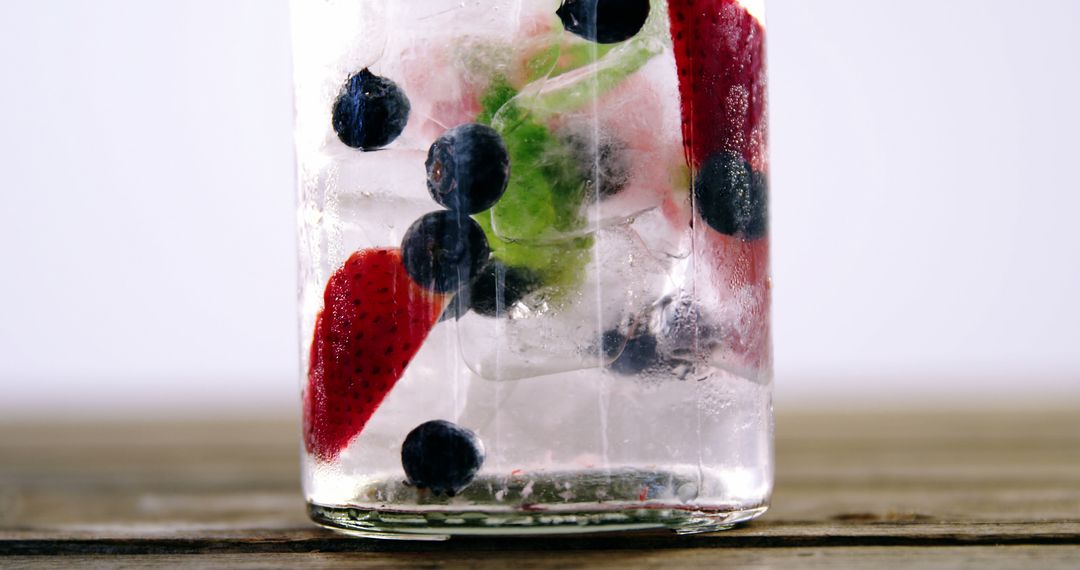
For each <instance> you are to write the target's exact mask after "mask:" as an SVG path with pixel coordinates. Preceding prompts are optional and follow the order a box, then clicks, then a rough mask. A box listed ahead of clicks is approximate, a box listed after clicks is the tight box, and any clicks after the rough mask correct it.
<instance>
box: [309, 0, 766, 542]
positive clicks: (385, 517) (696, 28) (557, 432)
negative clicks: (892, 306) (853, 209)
mask: <svg viewBox="0 0 1080 570" xmlns="http://www.w3.org/2000/svg"><path fill="white" fill-rule="evenodd" d="M760 4H761V2H760V1H758V2H753V1H750V0H742V1H739V0H704V1H703V0H669V1H667V2H665V1H664V0H651V1H650V0H640V1H633V0H564V1H561V2H560V0H414V1H410V2H397V1H393V0H293V2H292V18H293V41H294V54H295V65H294V76H295V84H296V145H297V157H298V164H299V216H298V221H299V232H300V259H301V266H300V290H301V291H300V318H301V332H302V339H303V350H302V354H303V368H304V375H303V400H304V403H303V407H304V444H305V449H304V453H303V458H304V461H303V484H304V493H305V497H306V499H307V501H308V503H309V510H310V514H311V516H312V518H313V519H314V520H315V521H316V522H318V523H320V524H323V525H326V526H329V527H333V528H336V529H340V530H344V531H348V532H352V533H354V534H359V535H363V536H373V537H413V538H446V537H449V536H451V535H463V534H489V535H499V534H528V533H559V532H585V531H594V530H635V529H645V528H670V529H673V530H675V531H677V532H680V533H692V532H703V531H711V530H717V529H722V528H726V527H729V526H730V525H732V524H734V523H736V522H740V521H745V520H749V519H751V518H754V517H756V516H758V515H760V514H761V513H762V512H764V511H765V509H766V508H767V506H768V501H769V496H770V493H771V490H772V481H773V449H772V432H773V420H772V404H771V397H772V353H771V341H770V333H769V302H770V300H769V299H770V281H769V261H768V259H769V245H768V235H767V234H768V231H767V227H768V223H767V222H768V213H767V206H768V176H767V173H768V154H767V144H768V142H767V141H768V137H767V106H766V74H765V51H764V26H763V23H762V20H761V15H762V11H761V5H760Z"/></svg>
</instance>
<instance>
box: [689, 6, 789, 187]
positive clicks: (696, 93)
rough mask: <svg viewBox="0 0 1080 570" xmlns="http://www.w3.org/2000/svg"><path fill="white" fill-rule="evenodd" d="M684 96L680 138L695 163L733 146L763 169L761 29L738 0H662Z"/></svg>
mask: <svg viewBox="0 0 1080 570" xmlns="http://www.w3.org/2000/svg"><path fill="white" fill-rule="evenodd" d="M668 14H669V19H670V21H671V37H672V40H673V42H674V49H675V63H676V66H677V67H678V74H679V95H680V98H681V100H682V130H683V143H684V146H685V148H686V152H687V157H688V159H689V162H690V164H691V165H692V166H693V167H695V168H696V167H698V166H701V164H702V163H704V162H705V160H706V159H707V158H708V157H709V156H711V155H713V154H714V153H717V152H720V151H724V150H730V151H735V152H738V153H739V154H741V155H742V156H743V158H744V159H746V160H747V161H748V162H750V164H751V165H753V167H754V169H755V170H759V171H765V170H766V169H767V168H766V167H767V164H766V162H767V156H766V153H765V150H766V145H767V141H768V130H767V119H766V115H765V113H766V87H767V84H766V75H765V30H764V29H763V28H762V27H761V23H760V22H759V21H758V19H757V18H756V17H754V16H753V15H751V14H750V13H749V12H747V11H746V8H744V7H743V6H742V5H741V4H740V3H739V2H738V0H668Z"/></svg>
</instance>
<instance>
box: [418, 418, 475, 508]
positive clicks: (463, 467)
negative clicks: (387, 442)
mask: <svg viewBox="0 0 1080 570" xmlns="http://www.w3.org/2000/svg"><path fill="white" fill-rule="evenodd" d="M483 463H484V446H483V444H481V443H480V439H479V438H477V437H476V434H475V433H473V432H472V431H470V430H467V429H465V428H463V427H459V426H456V425H454V424H452V423H450V422H447V421H443V420H432V421H429V422H424V423H422V424H420V425H419V426H417V427H416V428H414V429H413V430H412V431H411V432H409V435H408V436H406V437H405V443H403V444H402V446H401V465H402V467H404V468H405V475H406V476H407V477H408V478H409V482H410V483H412V484H413V485H415V486H416V487H417V488H420V489H428V490H430V491H431V492H432V493H434V494H436V495H438V494H441V493H446V494H447V495H449V496H451V497H453V496H454V495H456V494H458V493H459V492H461V490H462V489H464V488H465V487H467V486H468V485H469V483H471V482H472V480H473V478H474V477H476V472H477V471H479V470H480V466H481V465H483Z"/></svg>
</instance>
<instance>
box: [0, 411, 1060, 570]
mask: <svg viewBox="0 0 1080 570" xmlns="http://www.w3.org/2000/svg"><path fill="white" fill-rule="evenodd" d="M295 425H296V424H295V423H294V422H292V421H289V422H284V421H279V422H276V423H273V422H254V421H249V422H237V421H233V422H202V423H169V424H166V423H158V424H109V425H80V424H74V423H73V424H65V425H14V424H7V425H3V424H0V483H2V486H0V567H2V568H9V567H14V568H21V567H52V566H66V567H77V568H83V567H95V566H106V567H132V568H158V567H160V568H174V567H177V566H193V567H221V566H235V567H239V568H264V567H274V566H277V567H286V568H296V567H315V568H322V567H326V568H330V567H333V568H340V567H349V566H361V567H377V568H413V567H417V566H421V567H428V568H443V567H477V568H500V569H501V568H507V567H513V568H515V570H525V569H529V568H563V567H582V566H589V567H593V566H595V567H597V568H618V569H620V570H625V569H628V568H637V567H665V568H698V567H700V568H723V567H738V568H775V567H782V566H793V567H798V568H808V569H814V568H847V567H852V568H868V567H872V568H877V569H887V568H899V567H904V568H907V567H920V568H921V567H940V568H979V569H980V570H983V569H993V568H1019V567H1022V566H1024V567H1026V566H1031V567H1033V568H1040V569H1041V568H1080V414H1075V413H1069V412H1065V411H1061V412H1037V413H1035V412H1026V413H1025V412H999V413H989V412H980V413H972V412H966V413H952V414H945V413H920V414H913V413H875V414H863V415H851V414H843V413H836V414H824V413H816V414H809V413H804V414H781V415H780V416H779V418H778V421H777V431H778V442H777V447H778V450H777V459H778V471H779V475H778V480H777V490H776V495H775V499H774V507H773V509H772V511H771V512H770V513H769V514H767V515H766V516H765V517H764V518H763V519H761V520H760V521H758V522H755V523H753V524H750V525H747V526H745V527H742V528H739V529H736V530H732V531H728V532H723V533H715V534H711V535H701V536H694V537H681V538H679V537H674V536H670V535H668V534H662V533H645V534H638V535H635V536H632V537H617V536H603V535H600V536H592V537H568V538H535V539H513V540H492V539H455V540H452V541H450V542H448V543H409V542H387V541H369V540H358V539H352V538H346V537H342V536H338V535H336V534H333V533H331V532H328V531H324V530H320V529H318V528H315V527H313V526H312V525H311V524H309V523H308V522H307V520H306V518H305V514H304V509H303V504H302V502H301V499H300V495H299V493H298V476H297V443H296V442H297V441H298V435H297V429H296V427H295Z"/></svg>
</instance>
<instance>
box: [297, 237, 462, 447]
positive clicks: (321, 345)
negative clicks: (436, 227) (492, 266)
mask: <svg viewBox="0 0 1080 570" xmlns="http://www.w3.org/2000/svg"><path fill="white" fill-rule="evenodd" d="M444 301H445V296H444V295H438V294H434V293H431V292H429V291H427V290H425V289H423V288H421V287H419V286H418V285H416V284H415V283H414V282H413V281H412V279H411V278H410V277H409V275H408V274H407V273H406V272H405V267H404V266H403V265H402V263H401V252H400V251H399V250H397V249H367V250H363V251H358V252H356V253H354V254H353V255H352V256H351V257H349V259H348V261H346V262H345V264H344V265H343V266H342V267H341V269H338V270H337V271H336V272H335V273H334V274H333V275H332V276H331V277H330V280H329V281H328V282H327V284H326V293H325V294H324V296H323V311H322V313H321V314H320V315H319V317H318V319H316V321H315V335H314V339H313V340H312V342H311V364H310V367H309V371H308V388H307V391H306V393H305V395H304V444H305V445H306V446H307V450H308V452H309V453H311V454H313V455H315V456H316V457H318V458H319V459H323V460H332V459H333V458H334V457H336V456H337V454H338V453H340V452H341V450H342V449H344V448H345V446H346V445H348V443H349V440H351V439H352V438H353V437H355V436H356V435H357V434H359V433H360V432H361V431H362V430H363V429H364V426H365V425H366V424H367V422H368V420H369V419H371V415H372V414H373V413H374V412H375V409H376V408H378V407H379V404H380V403H382V401H383V398H385V397H386V395H387V394H388V393H389V392H390V389H391V388H393V386H394V384H395V383H396V382H397V381H398V379H399V378H401V375H402V374H403V373H404V372H405V367H406V366H408V365H409V361H410V360H412V358H413V356H415V355H416V352H417V351H418V350H419V349H420V344H421V343H423V342H424V338H426V337H427V335H428V332H429V331H431V329H432V327H433V326H435V322H436V321H437V320H438V318H439V314H440V313H441V312H442V309H443V304H444Z"/></svg>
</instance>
